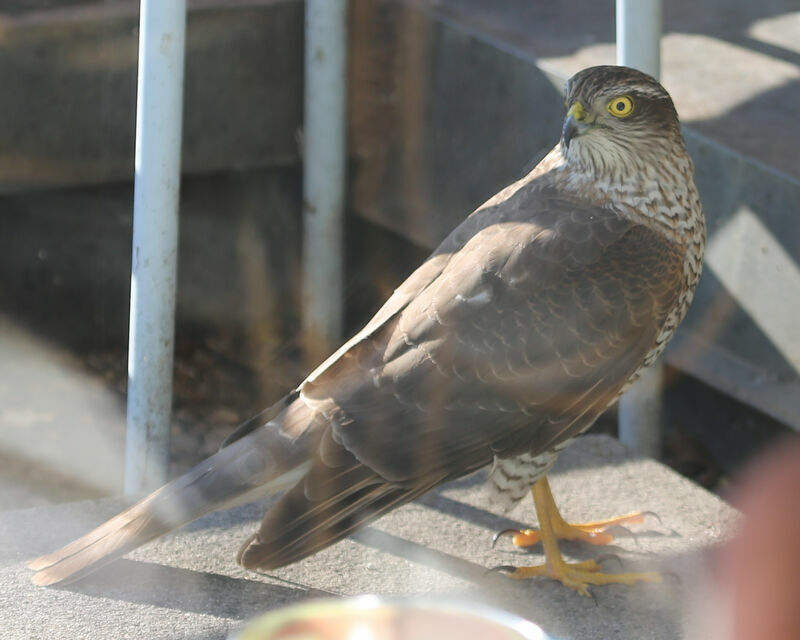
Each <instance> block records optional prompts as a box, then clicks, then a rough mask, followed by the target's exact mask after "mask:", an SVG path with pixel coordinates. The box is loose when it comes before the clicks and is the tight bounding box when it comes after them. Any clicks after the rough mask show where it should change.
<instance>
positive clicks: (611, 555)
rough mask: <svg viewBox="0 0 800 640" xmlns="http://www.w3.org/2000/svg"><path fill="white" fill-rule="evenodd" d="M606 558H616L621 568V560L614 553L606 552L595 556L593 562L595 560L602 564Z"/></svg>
mask: <svg viewBox="0 0 800 640" xmlns="http://www.w3.org/2000/svg"><path fill="white" fill-rule="evenodd" d="M606 560H616V561H617V563H618V564H619V566H620V568H622V560H621V559H620V557H619V556H618V555H617V554H616V553H606V554H605V555H602V556H600V557H599V558H596V559H595V562H597V563H598V564H603V563H604V562H605V561H606Z"/></svg>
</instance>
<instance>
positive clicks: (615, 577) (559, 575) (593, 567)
mask: <svg viewBox="0 0 800 640" xmlns="http://www.w3.org/2000/svg"><path fill="white" fill-rule="evenodd" d="M601 569H602V566H601V565H600V564H599V563H597V562H595V561H594V560H587V561H585V562H577V563H568V562H563V561H561V562H559V561H556V562H555V563H553V565H552V566H550V565H549V564H548V565H539V566H535V567H497V568H496V570H497V571H502V572H503V573H504V574H505V575H507V576H508V577H509V578H514V579H515V580H525V579H527V578H534V577H537V576H547V577H548V578H552V579H553V580H558V581H559V582H561V584H563V585H564V586H565V587H569V588H570V589H574V590H575V591H577V592H578V593H579V594H580V595H582V596H587V597H591V595H592V594H591V593H590V592H589V585H592V584H635V583H637V582H661V581H662V580H663V577H662V575H661V574H660V573H657V572H655V571H646V572H642V573H602V572H601Z"/></svg>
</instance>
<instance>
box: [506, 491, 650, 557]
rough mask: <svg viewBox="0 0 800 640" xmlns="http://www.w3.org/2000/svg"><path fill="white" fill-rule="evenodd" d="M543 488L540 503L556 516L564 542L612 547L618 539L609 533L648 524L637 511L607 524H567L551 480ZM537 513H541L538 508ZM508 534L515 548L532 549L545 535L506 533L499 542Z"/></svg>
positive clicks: (554, 520)
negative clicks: (616, 529)
mask: <svg viewBox="0 0 800 640" xmlns="http://www.w3.org/2000/svg"><path fill="white" fill-rule="evenodd" d="M539 485H541V496H540V501H541V503H542V505H543V506H544V507H545V508H546V510H547V512H548V513H551V514H552V516H551V518H552V520H551V522H552V525H553V532H554V533H555V536H556V538H558V539H560V540H582V541H583V542H588V543H589V544H611V542H612V541H613V540H614V536H613V535H611V534H610V533H607V532H606V530H607V529H609V528H611V527H618V526H623V525H626V524H641V523H642V522H644V518H645V515H646V513H645V512H641V511H636V512H634V513H629V514H627V515H624V516H617V517H614V518H609V519H607V520H598V521H596V522H583V523H580V524H570V523H568V522H567V521H566V520H564V518H563V517H562V515H561V513H559V511H558V507H557V506H556V503H555V500H554V499H553V493H552V492H551V491H550V483H549V482H548V481H547V476H545V477H543V478H542V479H541V480H539V481H538V482H537V483H536V486H539ZM534 488H535V487H534ZM534 495H535V494H534ZM537 512H539V513H541V510H540V508H539V507H538V506H537ZM506 534H508V535H513V538H512V542H513V543H514V546H517V547H531V546H533V545H535V544H539V543H540V542H541V541H542V532H541V530H540V529H506V530H505V531H501V532H500V533H498V534H497V535H496V536H495V541H497V539H498V538H499V537H500V536H503V535H506Z"/></svg>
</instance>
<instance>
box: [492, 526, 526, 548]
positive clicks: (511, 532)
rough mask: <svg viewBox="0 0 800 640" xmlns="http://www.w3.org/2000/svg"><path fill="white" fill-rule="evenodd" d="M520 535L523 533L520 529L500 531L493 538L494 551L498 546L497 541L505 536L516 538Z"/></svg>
mask: <svg viewBox="0 0 800 640" xmlns="http://www.w3.org/2000/svg"><path fill="white" fill-rule="evenodd" d="M518 533H522V532H521V531H520V530H519V529H503V530H502V531H498V532H497V533H495V534H494V536H492V549H494V545H496V544H497V541H498V540H499V539H500V538H502V537H503V536H515V535H517V534H518Z"/></svg>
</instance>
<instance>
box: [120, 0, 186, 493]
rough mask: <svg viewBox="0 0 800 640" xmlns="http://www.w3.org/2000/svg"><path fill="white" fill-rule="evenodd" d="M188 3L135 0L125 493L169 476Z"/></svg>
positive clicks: (136, 490)
mask: <svg viewBox="0 0 800 640" xmlns="http://www.w3.org/2000/svg"><path fill="white" fill-rule="evenodd" d="M185 34H186V0H168V1H166V2H165V0H141V5H140V21H139V79H138V87H137V98H136V156H135V169H136V176H135V187H134V201H133V260H132V273H131V309H130V338H129V346H128V349H129V351H128V432H127V442H126V449H125V491H126V493H133V494H135V493H141V492H144V491H148V490H150V489H152V488H154V487H155V486H158V485H160V484H162V483H163V482H164V481H165V480H166V478H167V455H168V449H169V425H170V411H171V406H172V359H173V340H174V334H175V281H176V271H177V269H176V267H177V255H178V196H179V191H180V153H181V127H182V115H183V64H184V44H185Z"/></svg>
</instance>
